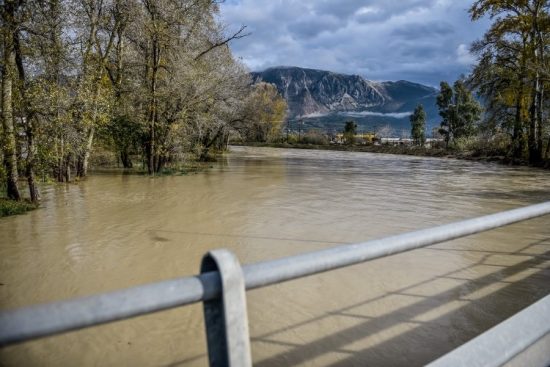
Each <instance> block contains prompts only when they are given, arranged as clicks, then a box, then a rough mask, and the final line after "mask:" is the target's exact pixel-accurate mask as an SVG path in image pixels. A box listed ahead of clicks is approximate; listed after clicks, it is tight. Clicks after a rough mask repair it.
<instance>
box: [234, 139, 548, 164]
mask: <svg viewBox="0 0 550 367" xmlns="http://www.w3.org/2000/svg"><path fill="white" fill-rule="evenodd" d="M232 145H243V146H254V147H271V148H289V149H315V150H335V151H344V152H367V153H384V154H401V155H413V156H418V157H436V158H453V159H466V160H472V161H481V162H496V163H500V164H506V165H525V166H526V165H528V163H527V162H526V161H523V160H513V159H511V158H509V157H507V156H506V155H503V154H491V153H492V152H491V151H488V152H483V151H479V150H464V151H459V150H452V149H444V148H425V147H419V146H407V145H385V144H383V145H344V144H326V145H325V144H324V145H316V144H300V143H232ZM538 167H541V168H546V169H549V168H550V162H548V161H547V162H544V163H542V164H541V165H540V166H538Z"/></svg>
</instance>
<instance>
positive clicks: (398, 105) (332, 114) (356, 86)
mask: <svg viewBox="0 0 550 367" xmlns="http://www.w3.org/2000/svg"><path fill="white" fill-rule="evenodd" d="M251 75H252V78H253V81H254V82H260V81H263V82H267V83H271V84H274V85H275V86H276V87H277V90H278V91H279V93H280V94H281V95H282V96H283V97H284V98H285V100H286V101H287V104H288V107H289V118H291V119H306V120H311V119H313V120H317V122H320V121H319V119H322V120H324V121H329V122H331V121H332V122H334V121H340V120H342V119H345V117H350V116H351V117H354V118H356V119H359V120H360V121H358V122H359V123H362V124H363V125H366V126H365V127H368V125H371V126H372V125H375V124H380V123H388V124H390V125H392V126H393V125H395V127H397V128H403V127H407V125H408V123H409V122H408V116H409V114H410V113H412V111H413V110H414V108H415V107H416V105H418V104H419V103H422V104H423V105H424V108H425V110H426V112H427V115H428V125H434V124H435V121H436V120H437V118H438V116H437V106H436V105H435V101H436V96H437V93H438V90H437V89H435V88H433V87H430V86H426V85H423V84H420V83H415V82H411V81H407V80H398V81H384V82H376V81H371V80H368V79H366V78H364V77H362V76H360V75H357V74H343V73H336V72H333V71H328V70H319V69H309V68H301V67H298V66H277V67H270V68H267V69H265V70H264V71H260V72H252V73H251ZM340 122H341V121H340ZM321 125H322V123H321ZM321 127H322V126H321Z"/></svg>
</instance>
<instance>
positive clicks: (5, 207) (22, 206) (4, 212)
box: [0, 198, 38, 218]
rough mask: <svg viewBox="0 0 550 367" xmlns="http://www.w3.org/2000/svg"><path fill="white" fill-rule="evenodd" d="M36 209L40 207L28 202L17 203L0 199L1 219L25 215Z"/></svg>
mask: <svg viewBox="0 0 550 367" xmlns="http://www.w3.org/2000/svg"><path fill="white" fill-rule="evenodd" d="M36 208H38V205H36V204H33V203H31V202H30V201H27V200H21V201H15V200H8V199H4V198H0V218H1V217H7V216H10V215H17V214H23V213H26V212H28V211H31V210H34V209H36Z"/></svg>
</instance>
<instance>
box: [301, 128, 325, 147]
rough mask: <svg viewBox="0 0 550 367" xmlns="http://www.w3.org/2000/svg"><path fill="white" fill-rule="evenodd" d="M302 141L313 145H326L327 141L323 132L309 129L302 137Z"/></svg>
mask: <svg viewBox="0 0 550 367" xmlns="http://www.w3.org/2000/svg"><path fill="white" fill-rule="evenodd" d="M301 142H302V143H304V144H313V145H328V143H329V141H328V138H327V136H326V135H325V134H323V133H321V132H319V131H315V130H310V131H308V132H307V133H306V134H305V135H304V136H303V137H302V141H301Z"/></svg>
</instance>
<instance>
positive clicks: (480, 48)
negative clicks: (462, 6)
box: [470, 0, 550, 163]
mask: <svg viewBox="0 0 550 367" xmlns="http://www.w3.org/2000/svg"><path fill="white" fill-rule="evenodd" d="M470 15H471V18H472V20H474V21H475V20H479V19H485V18H486V17H487V16H489V17H490V18H491V19H492V20H493V24H492V25H491V27H490V28H489V29H488V30H487V32H486V33H485V34H484V36H483V38H482V39H481V40H478V41H476V42H475V43H474V44H473V45H472V51H473V53H474V54H476V55H477V56H478V65H477V66H476V67H475V68H474V71H473V73H472V77H471V78H470V79H471V82H472V85H473V86H474V87H475V88H476V89H477V90H478V91H479V94H480V95H481V96H482V97H483V98H484V99H485V101H486V105H487V108H488V112H489V113H487V114H486V116H485V123H486V124H487V125H488V127H489V128H491V130H492V132H493V133H495V132H504V133H508V134H509V135H510V137H511V141H512V142H511V149H510V151H511V153H512V156H513V157H514V158H523V157H526V158H528V160H529V161H530V162H531V163H538V162H540V161H541V160H542V159H543V145H544V139H545V135H546V134H547V132H546V131H547V130H548V127H549V124H548V118H547V117H545V116H548V102H549V98H548V93H545V91H547V90H548V88H550V85H549V84H550V79H549V76H550V72H549V70H550V68H549V61H550V60H549V57H548V55H549V53H548V49H549V47H550V2H549V1H548V0H524V1H504V0H478V1H475V2H474V4H473V5H472V7H471V8H470ZM548 139H549V141H548V144H547V148H546V151H548V149H549V148H548V146H549V145H550V136H548Z"/></svg>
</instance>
